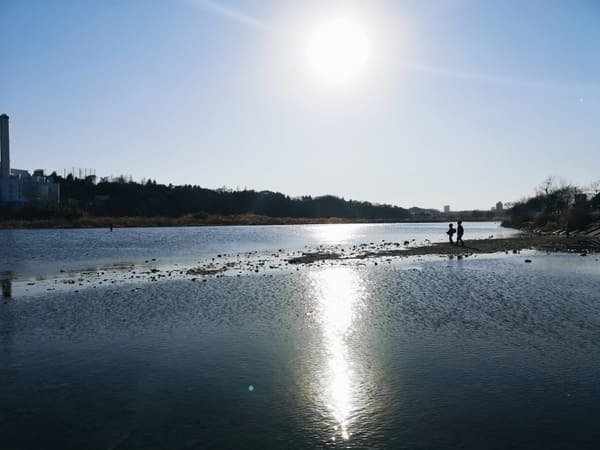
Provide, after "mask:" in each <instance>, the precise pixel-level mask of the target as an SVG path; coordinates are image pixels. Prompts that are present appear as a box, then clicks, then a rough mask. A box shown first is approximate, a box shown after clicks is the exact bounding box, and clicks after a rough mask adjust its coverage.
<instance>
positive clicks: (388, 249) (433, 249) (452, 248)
mask: <svg viewBox="0 0 600 450" xmlns="http://www.w3.org/2000/svg"><path fill="white" fill-rule="evenodd" d="M411 244H412V245H411ZM353 250H354V251H353V252H352V253H349V254H348V253H345V252H336V251H335V250H333V251H332V250H325V251H319V250H317V251H312V252H304V253H303V254H302V255H300V256H297V257H293V258H290V259H289V260H288V262H289V263H291V264H311V263H315V262H318V261H327V260H343V259H368V258H378V257H398V256H401V257H408V256H427V255H440V256H449V257H454V256H456V257H468V256H472V255H477V254H492V253H500V252H504V253H506V254H508V253H520V252H521V251H522V250H534V251H536V250H537V251H541V252H548V253H560V252H564V253H574V252H576V253H579V254H580V255H582V256H587V255H591V254H595V253H598V252H600V241H599V240H597V239H590V238H585V237H584V238H580V237H573V238H569V237H564V236H556V235H536V234H526V235H522V236H517V237H510V238H501V239H495V238H493V237H490V238H488V239H477V240H465V245H464V246H462V245H456V244H450V243H447V242H443V243H427V245H415V244H414V243H412V242H410V241H405V242H404V243H403V244H400V243H397V242H394V243H385V242H384V243H380V244H376V245H375V244H373V243H371V244H369V245H367V244H363V245H361V246H358V247H357V248H354V249H353Z"/></svg>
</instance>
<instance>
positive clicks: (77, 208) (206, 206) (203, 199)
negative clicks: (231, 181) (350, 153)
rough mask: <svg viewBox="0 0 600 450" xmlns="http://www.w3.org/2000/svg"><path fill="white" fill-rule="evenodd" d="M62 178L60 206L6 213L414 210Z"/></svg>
mask: <svg viewBox="0 0 600 450" xmlns="http://www.w3.org/2000/svg"><path fill="white" fill-rule="evenodd" d="M52 176H53V178H54V179H55V181H56V182H57V183H60V207H58V208H44V207H42V206H41V205H30V206H28V207H26V208H18V209H16V208H12V209H10V210H9V209H7V208H5V209H4V211H3V212H2V215H3V216H4V218H13V219H25V220H28V219H52V218H78V217H82V216H84V215H87V216H90V215H91V216H95V217H172V218H175V217H181V216H185V215H193V216H194V217H196V218H198V219H202V218H203V217H206V216H209V215H220V216H231V215H257V216H267V217H273V218H283V217H286V218H308V219H316V218H325V219H327V218H333V217H335V218H344V219H367V220H402V219H406V218H408V217H410V215H411V213H410V212H409V211H408V210H407V209H404V208H401V207H398V206H392V205H387V204H383V205H380V204H373V203H370V202H363V201H355V200H345V199H343V198H339V197H335V196H332V195H325V196H319V197H311V196H302V197H297V198H292V197H290V196H287V195H284V194H282V193H279V192H271V191H260V192H258V191H254V190H247V189H244V190H231V189H226V188H222V189H216V190H213V189H207V188H203V187H200V186H192V185H183V186H174V185H171V184H169V185H164V184H158V183H156V181H153V180H148V181H145V182H140V183H138V182H134V181H131V180H127V179H126V178H125V177H123V176H121V177H117V178H115V179H108V178H101V179H100V180H99V181H96V179H95V177H93V176H90V177H87V178H85V179H78V178H73V177H72V176H70V175H69V176H68V177H66V178H63V177H60V176H58V175H56V174H53V175H52Z"/></svg>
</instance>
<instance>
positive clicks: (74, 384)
mask: <svg viewBox="0 0 600 450" xmlns="http://www.w3.org/2000/svg"><path fill="white" fill-rule="evenodd" d="M466 225H468V226H465V229H466V231H467V236H468V237H474V236H477V237H488V236H490V235H494V236H500V235H502V234H503V233H510V231H507V230H502V229H500V228H499V227H498V226H497V225H496V224H493V223H488V224H466ZM446 227H447V225H445V226H444V224H417V225H405V226H404V225H317V226H304V227H303V226H298V227H256V228H255V227H231V228H212V229H149V230H115V231H114V232H113V233H112V234H110V232H108V231H107V230H94V231H90V230H73V231H41V230H40V231H11V232H2V235H1V236H0V237H1V238H3V242H7V241H8V242H11V245H12V246H13V248H12V249H11V250H10V251H7V252H4V253H3V254H2V256H1V257H0V261H1V264H2V266H0V267H1V268H2V271H3V272H4V273H7V272H10V273H11V278H10V280H11V282H12V283H14V284H15V285H20V284H21V285H25V286H26V285H27V284H26V283H27V282H28V281H29V280H31V279H32V277H34V278H35V277H38V278H44V279H47V280H48V279H51V278H52V277H53V276H60V273H61V272H60V270H67V271H72V270H77V268H83V267H89V266H90V265H95V266H99V265H102V264H106V263H119V264H125V263H126V264H132V265H133V266H134V267H138V266H144V265H145V264H146V261H152V259H156V264H158V266H159V267H160V264H161V261H164V262H163V264H164V265H165V266H169V265H172V264H181V265H185V264H188V263H190V264H191V263H192V262H193V263H197V262H198V260H206V259H208V260H212V258H214V257H216V255H217V254H220V253H223V254H225V253H227V254H230V253H236V256H237V253H238V252H239V253H244V254H245V253H249V252H264V253H265V254H268V253H269V252H273V251H279V250H282V251H284V252H291V251H298V250H303V249H306V248H318V247H319V245H323V246H324V247H328V246H338V248H341V247H343V246H352V245H359V244H360V243H369V242H381V241H382V240H385V241H399V242H402V243H403V242H404V241H405V240H409V241H410V240H412V239H415V242H421V241H423V242H424V241H425V240H426V239H429V240H431V241H435V240H442V239H443V231H444V230H445V228H446ZM476 230H477V231H476ZM211 236H212V239H211ZM219 239H221V240H219ZM77 243H78V244H77ZM410 245H412V244H410ZM16 249H20V250H19V251H17V250H16ZM243 257H244V256H243V255H242V256H240V258H243ZM525 259H530V260H531V261H532V262H531V263H525ZM376 263H377V264H376ZM148 264H149V263H148ZM296 269H297V270H296ZM128 270H132V269H131V267H130V268H129V269H128ZM238 275H239V276H238ZM38 278H35V279H36V280H37V279H38ZM7 279H8V278H7ZM205 280H206V281H202V282H200V280H197V281H191V280H190V279H189V278H185V277H181V278H175V279H167V278H164V279H158V280H155V281H145V282H137V284H135V285H133V284H128V283H125V282H123V283H117V284H110V283H109V282H106V283H105V284H98V283H95V284H93V286H92V285H89V286H83V287H79V286H76V287H77V289H75V287H69V286H70V285H69V286H67V287H68V288H67V289H62V290H43V291H42V290H31V291H27V290H24V289H21V290H19V289H15V290H14V292H13V295H10V296H8V295H6V296H5V301H4V303H2V304H0V385H1V386H2V388H1V389H0V440H1V441H0V442H1V445H0V447H1V448H3V449H4V448H6V449H25V448H27V449H29V448H35V449H38V448H39V449H43V448H61V449H63V448H78V449H130V448H139V449H154V448H156V449H159V448H161V449H162V448H199V449H200V448H407V449H409V448H410V449H416V448H423V449H425V448H462V449H464V448H467V449H471V448H472V449H481V448H524V449H525V448H540V449H541V448H544V449H546V448H557V449H558V448H561V449H564V448H596V446H597V443H598V442H599V440H600V430H599V428H598V426H597V424H598V422H599V420H600V384H599V383H598V380H599V379H600V295H599V294H598V292H599V288H600V262H598V258H597V256H596V255H589V256H587V257H581V256H579V255H570V254H569V255H545V254H539V253H533V252H531V253H527V254H516V255H514V254H509V255H506V254H504V253H502V254H497V255H487V256H481V255H480V256H477V257H475V256H471V257H468V258H462V259H456V258H454V259H448V258H441V257H428V258H419V257H413V258H392V259H389V260H388V259H384V258H377V259H374V260H361V261H333V262H326V263H323V264H320V265H312V266H302V267H298V268H290V267H287V268H282V269H281V270H279V269H278V270H271V271H269V270H265V271H260V272H254V271H252V272H250V273H247V274H242V275H240V274H239V273H236V274H235V276H222V277H206V278H205Z"/></svg>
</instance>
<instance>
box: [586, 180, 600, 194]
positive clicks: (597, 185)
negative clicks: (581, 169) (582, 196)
mask: <svg viewBox="0 0 600 450" xmlns="http://www.w3.org/2000/svg"><path fill="white" fill-rule="evenodd" d="M589 189H590V191H592V193H593V194H594V197H595V196H597V195H598V194H600V180H596V181H592V182H591V183H590V185H589Z"/></svg>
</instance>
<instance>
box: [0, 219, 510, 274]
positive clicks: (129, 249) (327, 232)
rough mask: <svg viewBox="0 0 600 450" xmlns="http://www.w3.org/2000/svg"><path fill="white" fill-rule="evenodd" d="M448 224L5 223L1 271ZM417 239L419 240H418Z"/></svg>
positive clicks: (353, 237)
mask: <svg viewBox="0 0 600 450" xmlns="http://www.w3.org/2000/svg"><path fill="white" fill-rule="evenodd" d="M464 225H465V230H466V234H465V239H479V238H486V237H488V236H490V235H494V236H496V237H504V236H511V235H515V234H517V233H518V231H515V230H511V229H507V228H501V227H499V226H498V224H497V223H494V222H473V223H467V222H465V224H464ZM447 228H448V224H443V223H395V224H327V225H282V226H235V227H178V228H115V229H114V231H113V232H110V231H109V230H108V229H74V230H69V229H66V230H0V242H2V254H0V273H8V272H10V273H11V276H12V277H13V278H17V279H19V278H24V277H40V276H42V277H43V276H49V275H54V274H56V273H57V272H59V271H60V270H65V271H69V270H72V269H93V268H101V267H103V266H106V265H114V264H120V265H128V264H140V263H144V262H148V261H152V260H153V259H154V260H156V261H158V262H159V264H172V263H179V264H191V263H193V262H196V261H198V260H202V259H205V258H208V257H213V256H216V255H217V254H223V253H227V254H229V253H234V254H239V253H248V252H272V251H276V250H279V249H285V250H287V251H294V250H303V249H305V248H306V247H310V248H313V247H318V246H319V245H324V246H332V245H341V246H351V245H359V244H361V243H368V242H376V243H377V242H381V241H382V240H387V241H397V242H400V243H402V242H403V241H406V240H408V241H411V242H413V244H414V243H423V242H425V240H430V241H432V242H438V241H445V240H446V239H447V237H446V235H445V231H446V230H447ZM413 240H414V241H413Z"/></svg>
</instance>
